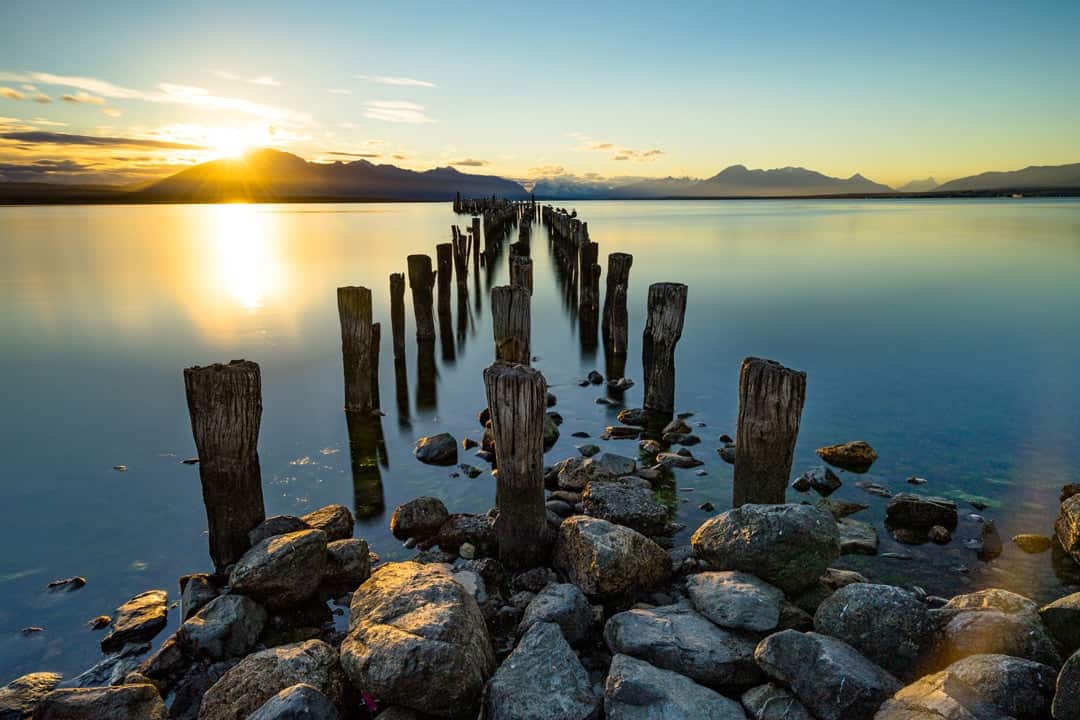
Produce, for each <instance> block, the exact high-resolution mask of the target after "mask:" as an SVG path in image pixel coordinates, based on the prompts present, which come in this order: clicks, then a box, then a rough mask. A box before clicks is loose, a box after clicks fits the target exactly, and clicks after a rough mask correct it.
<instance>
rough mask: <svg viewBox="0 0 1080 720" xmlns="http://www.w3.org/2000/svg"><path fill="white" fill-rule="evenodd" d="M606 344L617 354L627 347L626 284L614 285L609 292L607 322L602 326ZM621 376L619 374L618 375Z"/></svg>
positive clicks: (623, 353) (624, 353) (623, 351)
mask: <svg viewBox="0 0 1080 720" xmlns="http://www.w3.org/2000/svg"><path fill="white" fill-rule="evenodd" d="M604 332H605V334H606V335H607V344H608V347H610V348H611V351H612V352H613V353H615V354H617V355H623V356H625V355H626V351H627V349H628V347H629V342H630V341H629V318H628V316H627V312H626V286H625V285H616V286H615V289H614V290H613V291H612V293H611V314H610V320H609V324H608V326H607V327H606V328H604ZM620 377H621V376H620Z"/></svg>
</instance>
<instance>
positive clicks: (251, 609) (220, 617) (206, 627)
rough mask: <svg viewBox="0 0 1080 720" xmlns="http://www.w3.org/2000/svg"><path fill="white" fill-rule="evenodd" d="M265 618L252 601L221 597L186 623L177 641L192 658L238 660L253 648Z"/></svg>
mask: <svg viewBox="0 0 1080 720" xmlns="http://www.w3.org/2000/svg"><path fill="white" fill-rule="evenodd" d="M266 619H267V614H266V610H264V609H263V607H262V606H261V605H259V604H258V603H257V602H255V601H254V600H252V599H251V598H249V597H245V596H243V595H231V594H230V595H221V596H219V597H216V598H214V599H213V600H211V601H210V602H209V603H208V604H207V605H206V606H205V607H204V608H202V609H201V610H199V612H197V613H196V614H195V615H194V616H193V617H191V618H190V619H188V620H187V621H185V622H184V624H183V625H181V626H180V630H179V632H178V633H177V639H178V640H179V642H180V644H181V645H182V646H183V647H184V648H186V649H187V650H188V652H190V653H191V654H192V655H196V656H203V657H209V658H211V659H213V660H223V659H225V658H227V657H240V656H241V655H246V654H247V653H248V652H250V651H251V649H252V648H253V647H255V643H256V642H257V641H258V639H259V635H260V634H261V633H262V630H263V627H264V626H265V625H266Z"/></svg>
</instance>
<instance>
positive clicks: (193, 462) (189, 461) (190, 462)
mask: <svg viewBox="0 0 1080 720" xmlns="http://www.w3.org/2000/svg"><path fill="white" fill-rule="evenodd" d="M180 462H182V463H183V464H185V465H197V464H198V463H199V458H197V457H190V458H184V459H183V460H181V461H180Z"/></svg>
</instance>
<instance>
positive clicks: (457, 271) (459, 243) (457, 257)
mask: <svg viewBox="0 0 1080 720" xmlns="http://www.w3.org/2000/svg"><path fill="white" fill-rule="evenodd" d="M451 229H452V235H453V241H452V243H451V245H452V246H453V250H454V277H456V278H457V286H458V287H459V288H460V287H465V288H467V287H468V282H469V252H470V251H471V249H472V237H471V236H470V235H468V234H467V233H464V232H462V231H461V230H460V229H459V228H458V226H457V225H455V226H453V228H451Z"/></svg>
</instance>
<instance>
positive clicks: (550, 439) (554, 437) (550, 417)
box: [544, 413, 562, 451]
mask: <svg viewBox="0 0 1080 720" xmlns="http://www.w3.org/2000/svg"><path fill="white" fill-rule="evenodd" d="M556 418H559V419H558V420H556ZM561 422H562V420H561V417H560V416H559V414H558V413H547V414H546V415H544V450H545V451H547V450H550V449H551V448H552V446H554V445H555V443H556V442H558V441H559V424H560V423H561Z"/></svg>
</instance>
